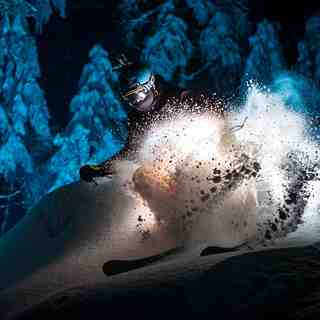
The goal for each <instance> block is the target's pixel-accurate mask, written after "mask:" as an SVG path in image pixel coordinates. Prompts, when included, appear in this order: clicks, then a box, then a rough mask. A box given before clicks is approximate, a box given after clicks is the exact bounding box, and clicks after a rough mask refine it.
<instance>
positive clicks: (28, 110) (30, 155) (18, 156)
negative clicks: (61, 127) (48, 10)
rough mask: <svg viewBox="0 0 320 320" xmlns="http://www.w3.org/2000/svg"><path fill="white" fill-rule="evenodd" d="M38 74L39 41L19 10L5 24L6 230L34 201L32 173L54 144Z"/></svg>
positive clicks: (0, 83) (1, 63)
mask: <svg viewBox="0 0 320 320" xmlns="http://www.w3.org/2000/svg"><path fill="white" fill-rule="evenodd" d="M39 77H40V67H39V64H38V55H37V49H36V43H35V40H34V38H33V37H32V36H31V35H30V33H29V31H28V27H27V24H26V21H25V20H24V19H23V18H22V17H21V16H19V15H17V16H14V17H13V16H12V17H11V18H9V17H8V16H4V17H3V19H2V22H1V26H0V114H1V116H0V117H1V120H0V122H1V126H0V127H1V129H0V130H1V134H0V137H1V140H0V179H1V182H2V183H1V192H0V194H1V196H0V206H2V209H4V212H5V213H6V214H5V216H6V219H4V217H3V216H2V217H0V219H2V220H4V221H2V232H4V231H6V230H7V229H8V228H10V227H11V226H12V225H13V224H14V223H15V221H16V220H17V219H18V216H19V214H20V215H21V214H22V212H23V210H25V209H26V208H27V207H29V206H30V205H32V203H33V200H34V199H33V197H32V193H30V192H29V191H30V189H29V187H28V181H29V177H30V175H32V174H33V172H34V168H35V167H36V166H37V165H38V164H40V163H41V162H42V161H43V159H44V158H46V157H47V155H48V152H49V151H50V148H51V143H52V141H51V140H52V137H51V132H50V128H49V113H48V109H47V104H46V100H45V98H44V94H43V91H42V89H41V88H40V86H39V84H38V79H39ZM13 195H14V196H13Z"/></svg>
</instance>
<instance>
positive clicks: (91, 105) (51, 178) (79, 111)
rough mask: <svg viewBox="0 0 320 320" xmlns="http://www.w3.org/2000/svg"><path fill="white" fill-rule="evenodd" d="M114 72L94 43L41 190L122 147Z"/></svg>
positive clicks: (123, 124)
mask: <svg viewBox="0 0 320 320" xmlns="http://www.w3.org/2000/svg"><path fill="white" fill-rule="evenodd" d="M116 82H117V75H116V73H115V72H114V71H113V70H112V66H111V63H110V60H109V57H108V53H107V52H106V51H105V50H104V49H103V48H102V47H101V46H100V45H96V46H95V47H94V48H93V49H92V50H91V51H90V62H89V63H88V64H87V65H86V66H85V67H84V69H83V72H82V76H81V79H80V82H79V92H78V94H77V95H76V96H75V97H74V98H73V100H72V102H71V105H70V110H71V113H72V115H73V116H72V119H71V121H70V123H69V124H68V126H67V128H66V130H65V131H64V132H63V133H62V134H58V135H57V136H56V137H55V139H54V144H55V147H56V149H57V150H56V152H55V154H54V155H53V156H52V158H51V159H50V160H49V161H48V163H47V164H46V167H45V170H44V172H45V177H43V179H42V181H43V182H44V183H46V185H45V186H42V187H41V188H40V189H42V190H46V191H49V190H53V189H55V188H57V187H59V186H61V185H63V184H66V183H70V182H73V181H75V180H78V179H79V176H78V172H79V168H80V167H81V166H82V165H84V164H86V163H100V162H102V161H104V160H106V159H108V158H109V157H111V156H112V155H114V154H115V153H117V152H118V151H119V150H120V149H121V148H122V147H123V144H124V142H125V140H126V138H127V124H126V120H127V115H126V112H125V110H124V108H123V106H122V105H121V103H120V100H119V97H118V95H117V94H116V93H115V92H114V90H113V87H114V85H115V84H116Z"/></svg>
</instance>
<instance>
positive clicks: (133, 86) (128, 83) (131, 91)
mask: <svg viewBox="0 0 320 320" xmlns="http://www.w3.org/2000/svg"><path fill="white" fill-rule="evenodd" d="M120 91H121V92H120V93H121V96H122V98H123V99H124V100H125V101H126V103H127V104H128V106H129V107H130V108H133V109H135V110H138V111H140V112H148V111H151V110H153V109H154V108H155V106H156V104H157V100H158V96H159V93H158V90H157V88H156V79H155V76H154V74H153V73H152V71H151V70H150V69H149V68H148V67H147V66H145V65H138V64H132V65H128V66H126V67H125V68H123V69H122V70H121V74H120Z"/></svg>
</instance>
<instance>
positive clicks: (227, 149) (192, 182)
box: [127, 85, 318, 246]
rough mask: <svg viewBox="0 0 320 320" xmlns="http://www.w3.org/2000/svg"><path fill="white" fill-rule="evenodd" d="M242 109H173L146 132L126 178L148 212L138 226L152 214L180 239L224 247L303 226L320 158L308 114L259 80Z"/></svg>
mask: <svg viewBox="0 0 320 320" xmlns="http://www.w3.org/2000/svg"><path fill="white" fill-rule="evenodd" d="M188 103H189V104H190V103H191V104H192V103H193V102H192V101H191V102H190V101H189V102H187V104H188ZM207 103H208V102H207ZM209 103H210V102H209ZM171 107H172V106H171ZM180 107H182V109H188V110H190V106H188V107H185V106H183V105H181V106H180ZM198 107H199V106H198ZM207 107H208V106H206V108H204V109H206V110H208V108H207ZM191 108H192V106H191ZM212 109H214V108H212ZM238 109H239V108H238ZM240 109H241V111H238V112H228V113H226V114H225V115H224V116H221V114H220V115H219V114H217V113H215V112H208V111H205V112H200V111H199V110H195V111H194V112H190V111H188V112H181V113H178V114H175V113H173V114H168V116H167V117H165V119H162V120H161V121H157V122H156V123H154V125H153V126H152V127H151V128H150V130H148V131H147V132H146V133H145V136H144V138H143V141H142V144H141V147H140V149H139V151H138V154H137V157H136V160H135V169H136V170H132V172H131V175H129V176H130V178H129V180H130V182H129V183H128V184H127V187H128V191H129V192H131V193H132V194H133V195H134V197H136V199H140V200H139V201H140V204H141V206H144V207H145V208H148V210H149V211H148V212H149V213H148V217H143V216H141V217H140V223H139V224H138V225H139V227H140V228H142V229H143V228H144V222H145V223H146V225H147V224H148V225H150V218H149V217H150V212H152V214H153V220H154V221H157V223H154V221H153V222H152V223H151V224H152V230H155V228H156V227H158V228H162V227H164V226H165V228H169V229H171V231H172V234H174V235H175V236H176V238H177V241H178V242H179V241H182V242H183V243H186V242H194V241H203V240H207V241H210V242H211V243H215V244H217V245H223V246H233V245H237V244H241V243H244V242H248V241H251V243H257V242H259V243H260V242H265V241H272V240H273V239H276V238H279V237H283V236H286V235H287V234H288V233H290V232H293V231H295V230H296V229H297V227H298V225H299V224H300V223H301V222H302V221H303V213H304V209H305V207H306V205H307V200H308V197H309V195H310V188H309V189H308V180H310V179H311V178H310V174H313V175H314V176H315V175H316V169H315V164H316V163H317V162H318V150H317V146H316V145H315V144H313V143H312V141H311V140H310V139H309V137H308V135H307V134H306V130H305V128H306V120H305V119H304V118H303V117H302V116H301V115H299V114H298V113H295V112H293V111H291V110H289V108H288V107H287V106H286V105H285V103H284V102H283V101H282V99H281V97H280V96H279V95H276V94H272V93H271V92H268V91H263V90H260V89H258V88H257V87H255V86H253V85H252V86H251V88H250V89H249V90H248V94H247V97H246V101H245V103H244V105H243V106H242V108H240ZM310 171H312V172H310ZM141 212H143V210H141ZM146 229H147V233H148V234H149V235H150V236H152V232H151V231H152V230H148V227H147V228H146ZM144 231H145V230H144Z"/></svg>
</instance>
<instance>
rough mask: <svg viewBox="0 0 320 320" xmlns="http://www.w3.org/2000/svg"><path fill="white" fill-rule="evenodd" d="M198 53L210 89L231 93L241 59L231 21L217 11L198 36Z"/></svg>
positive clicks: (239, 70)
mask: <svg viewBox="0 0 320 320" xmlns="http://www.w3.org/2000/svg"><path fill="white" fill-rule="evenodd" d="M199 45H200V52H201V58H202V61H203V65H204V68H206V70H207V73H208V74H209V77H210V82H211V84H212V89H214V90H215V91H218V92H219V93H221V94H226V93H228V92H231V91H232V89H234V88H235V84H237V81H238V79H239V74H241V71H242V70H241V67H242V58H241V48H240V47H239V44H238V41H237V38H236V36H235V32H234V29H233V24H232V19H231V18H230V17H229V16H228V15H227V14H225V13H223V12H222V11H217V12H216V14H215V15H214V16H213V18H212V19H211V20H210V22H209V24H208V26H207V27H206V28H205V29H204V30H203V31H202V33H201V36H200V42H199Z"/></svg>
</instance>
